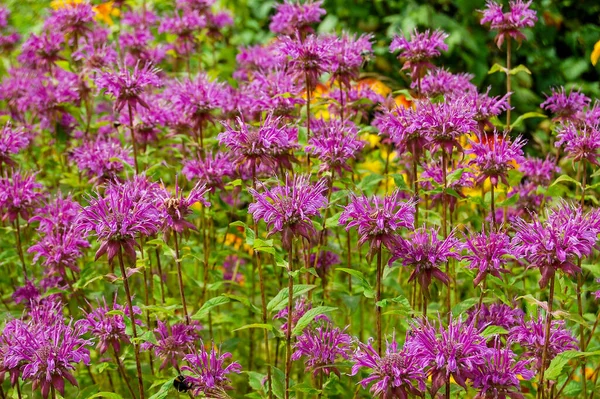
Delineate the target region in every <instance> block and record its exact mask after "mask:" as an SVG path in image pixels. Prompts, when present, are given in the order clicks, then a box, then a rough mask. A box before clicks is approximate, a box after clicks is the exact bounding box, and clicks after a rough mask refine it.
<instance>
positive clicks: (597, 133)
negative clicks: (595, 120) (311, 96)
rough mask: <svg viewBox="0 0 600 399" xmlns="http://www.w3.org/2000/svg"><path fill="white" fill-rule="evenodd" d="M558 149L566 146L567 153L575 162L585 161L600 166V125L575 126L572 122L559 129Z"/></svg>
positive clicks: (557, 136) (562, 125)
mask: <svg viewBox="0 0 600 399" xmlns="http://www.w3.org/2000/svg"><path fill="white" fill-rule="evenodd" d="M556 138H557V140H556V141H555V142H554V145H555V146H556V147H560V146H561V145H564V147H565V152H566V153H567V156H568V157H569V158H572V159H573V161H575V162H580V161H585V160H587V161H588V162H590V163H592V164H594V165H600V162H599V160H598V159H599V158H600V153H599V151H600V125H598V124H595V125H590V124H587V123H586V124H582V125H579V126H577V125H575V124H573V123H570V122H566V123H564V124H561V125H560V126H559V127H558V128H557V135H556Z"/></svg>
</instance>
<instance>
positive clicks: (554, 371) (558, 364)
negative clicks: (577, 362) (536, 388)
mask: <svg viewBox="0 0 600 399" xmlns="http://www.w3.org/2000/svg"><path fill="white" fill-rule="evenodd" d="M582 356H584V355H583V353H582V352H579V351H574V350H569V351H565V352H562V353H559V354H558V355H556V357H555V358H554V359H552V361H551V362H550V366H548V369H547V370H546V373H545V375H546V379H548V380H556V379H557V378H558V377H560V376H561V374H562V369H563V367H565V366H566V365H567V363H568V362H569V360H572V359H576V358H578V357H582Z"/></svg>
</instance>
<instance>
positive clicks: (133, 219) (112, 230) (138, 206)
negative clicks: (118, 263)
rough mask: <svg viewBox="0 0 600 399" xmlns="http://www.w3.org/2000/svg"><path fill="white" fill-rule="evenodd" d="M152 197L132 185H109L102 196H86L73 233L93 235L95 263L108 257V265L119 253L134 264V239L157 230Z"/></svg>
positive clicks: (155, 209) (157, 217)
mask: <svg viewBox="0 0 600 399" xmlns="http://www.w3.org/2000/svg"><path fill="white" fill-rule="evenodd" d="M154 196H155V194H154V193H151V192H150V191H145V190H138V189H136V187H135V186H134V185H133V184H118V185H117V184H111V185H109V186H108V187H107V188H106V190H105V193H104V195H101V194H99V193H97V194H96V195H95V196H90V198H89V200H88V206H86V207H85V208H83V209H82V211H81V214H80V215H79V218H78V219H77V229H78V230H79V231H82V232H85V233H90V232H91V233H94V234H95V235H96V237H97V239H98V241H100V248H99V249H98V251H97V252H96V259H98V258H100V257H101V256H102V255H104V254H108V259H109V261H110V260H112V259H113V258H114V257H115V256H117V255H120V254H121V250H123V251H124V252H125V255H126V256H127V258H128V259H129V260H130V261H131V262H132V263H133V262H134V261H135V258H136V254H135V248H136V247H137V246H138V245H139V244H138V243H137V241H136V240H137V238H138V236H140V235H143V236H150V235H152V234H154V233H156V231H157V230H158V228H159V226H160V225H159V223H160V220H161V219H160V214H159V211H158V209H157V207H156V204H155V199H154V198H155V197H154Z"/></svg>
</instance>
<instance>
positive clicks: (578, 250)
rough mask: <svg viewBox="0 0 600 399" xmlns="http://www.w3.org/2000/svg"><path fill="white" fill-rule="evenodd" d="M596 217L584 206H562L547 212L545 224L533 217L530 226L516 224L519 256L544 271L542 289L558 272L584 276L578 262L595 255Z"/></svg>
mask: <svg viewBox="0 0 600 399" xmlns="http://www.w3.org/2000/svg"><path fill="white" fill-rule="evenodd" d="M592 216H593V215H592V214H590V213H584V212H583V210H582V209H581V207H580V206H575V205H570V204H568V203H566V202H562V203H561V204H560V205H558V206H557V207H556V208H553V209H551V210H549V211H548V212H546V220H545V221H542V220H540V218H539V215H531V221H530V222H526V221H525V220H523V219H518V220H517V221H516V222H515V223H514V227H515V230H516V234H515V236H514V238H513V247H514V251H515V255H516V256H517V257H523V258H524V259H525V260H526V261H527V262H529V267H535V268H538V269H539V270H540V273H541V275H542V278H541V279H540V283H539V284H540V288H544V287H546V286H547V285H548V282H549V281H550V279H552V278H553V277H554V275H555V273H556V271H558V270H561V271H562V272H564V273H565V274H567V275H570V276H572V275H574V274H576V273H579V272H581V268H580V267H579V266H577V264H576V260H577V259H582V258H584V257H585V256H588V255H590V254H591V253H592V250H593V248H594V246H595V244H596V240H597V235H598V232H599V230H598V226H597V223H596V222H595V221H594V220H595V218H594V217H592Z"/></svg>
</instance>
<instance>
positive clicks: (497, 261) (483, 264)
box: [462, 231, 513, 285]
mask: <svg viewBox="0 0 600 399" xmlns="http://www.w3.org/2000/svg"><path fill="white" fill-rule="evenodd" d="M462 248H463V250H464V251H465V255H463V256H462V259H463V260H467V261H468V262H469V263H468V265H467V267H468V268H470V269H476V270H477V276H476V277H475V279H474V280H473V285H478V284H479V283H480V282H481V281H483V279H484V278H485V277H486V276H487V275H488V274H491V275H492V276H495V277H498V278H500V279H501V278H502V276H501V274H500V273H510V271H509V270H507V269H505V268H504V266H505V265H506V264H507V263H508V261H509V260H510V256H511V255H513V251H512V247H511V244H510V238H509V237H508V235H506V233H504V232H502V231H499V232H495V231H491V232H489V233H487V234H486V233H485V232H481V233H473V232H470V234H469V235H468V236H467V237H466V239H465V242H464V243H463V245H462Z"/></svg>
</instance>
